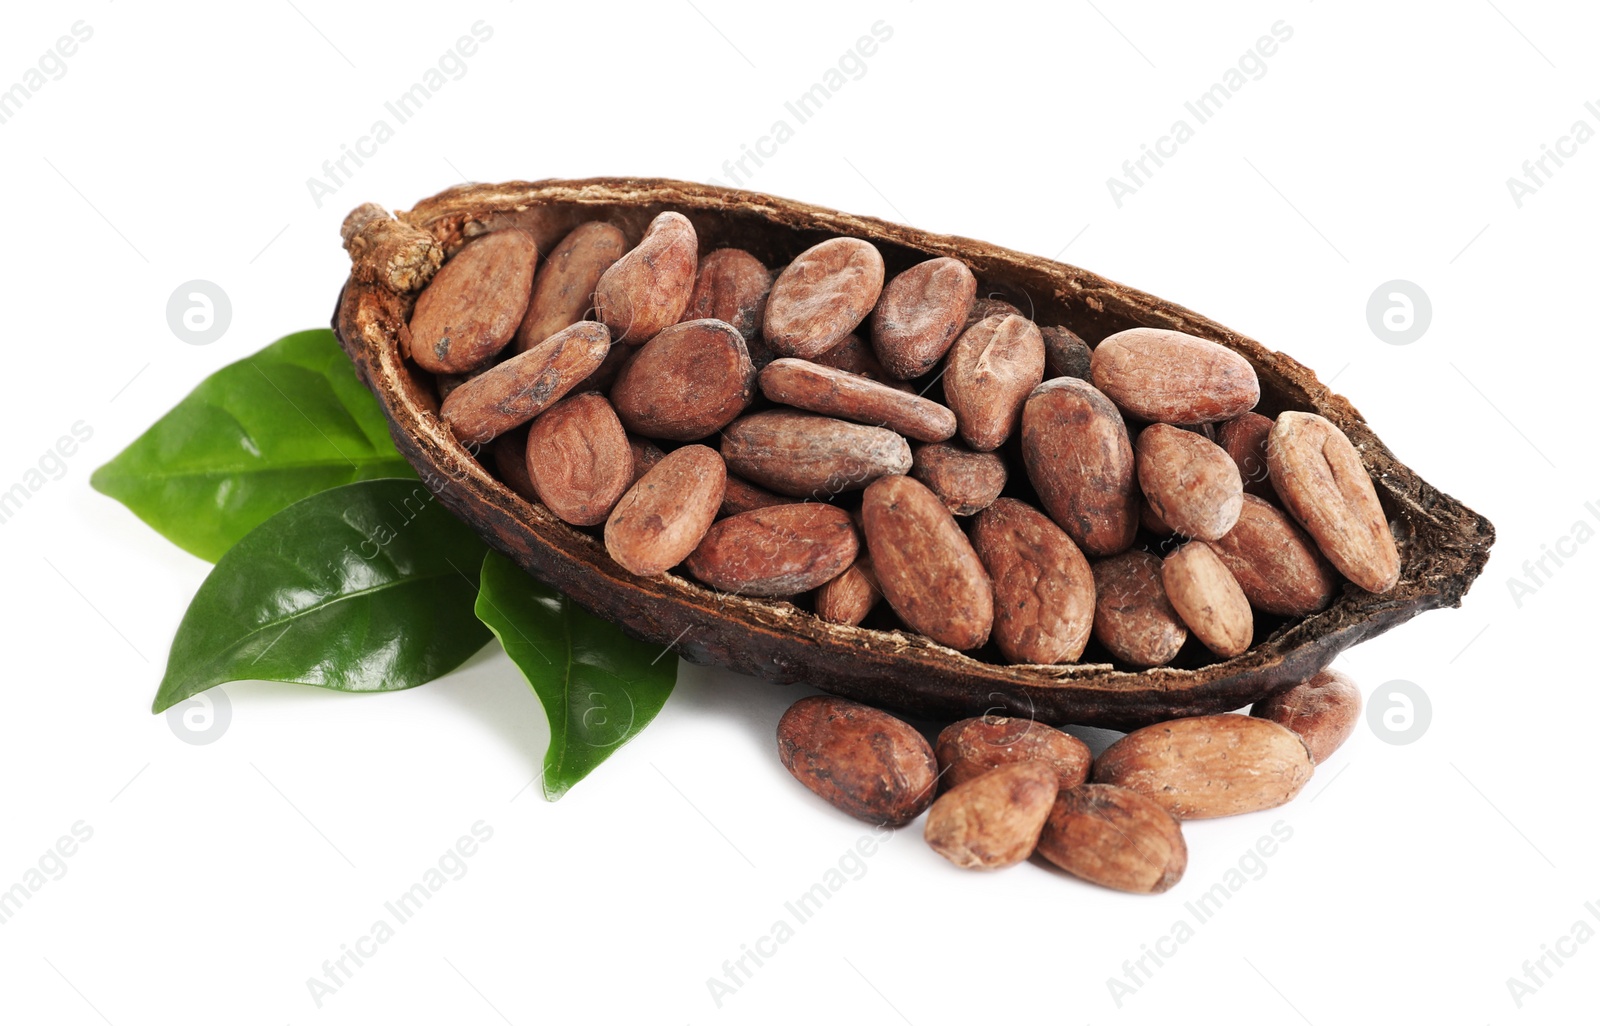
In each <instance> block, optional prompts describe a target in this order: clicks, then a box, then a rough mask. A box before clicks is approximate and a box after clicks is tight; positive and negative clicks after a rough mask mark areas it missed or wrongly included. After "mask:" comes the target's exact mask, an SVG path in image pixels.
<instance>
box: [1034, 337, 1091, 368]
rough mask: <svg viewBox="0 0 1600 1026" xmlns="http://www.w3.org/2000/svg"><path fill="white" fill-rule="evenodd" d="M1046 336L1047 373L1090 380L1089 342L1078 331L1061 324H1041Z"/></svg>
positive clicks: (1045, 361)
mask: <svg viewBox="0 0 1600 1026" xmlns="http://www.w3.org/2000/svg"><path fill="white" fill-rule="evenodd" d="M1039 334H1040V335H1041V336H1042V337H1043V338H1044V366H1045V373H1046V374H1047V375H1049V376H1050V377H1052V378H1082V379H1083V380H1085V381H1087V380H1089V359H1090V355H1091V354H1090V351H1089V344H1088V343H1087V342H1085V341H1084V340H1083V339H1081V338H1079V337H1078V334H1077V332H1075V331H1073V330H1072V329H1070V328H1063V327H1061V326H1060V325H1044V324H1041V325H1039Z"/></svg>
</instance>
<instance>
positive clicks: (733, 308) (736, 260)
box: [682, 249, 772, 342]
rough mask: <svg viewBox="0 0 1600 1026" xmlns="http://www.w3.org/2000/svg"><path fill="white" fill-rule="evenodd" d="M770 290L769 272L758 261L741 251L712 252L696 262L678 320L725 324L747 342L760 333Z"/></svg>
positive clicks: (770, 274)
mask: <svg viewBox="0 0 1600 1026" xmlns="http://www.w3.org/2000/svg"><path fill="white" fill-rule="evenodd" d="M771 289H772V272H771V271H769V270H767V268H766V266H765V265H764V264H762V262H761V261H759V260H757V259H756V258H755V257H753V256H751V255H750V254H749V253H746V252H745V251H744V250H742V249H714V250H712V251H711V252H709V253H707V254H706V255H705V256H703V257H701V258H700V270H699V273H698V274H697V275H696V277H695V282H694V291H693V292H692V293H691V294H690V295H689V305H688V307H687V308H686V309H685V310H684V312H683V317H682V319H683V320H686V321H696V320H701V319H703V318H707V317H709V318H714V319H715V320H719V321H726V322H727V323H729V324H731V325H733V326H734V328H735V329H737V330H738V332H739V334H741V335H743V336H744V338H745V341H746V342H749V341H750V340H751V339H753V338H755V337H756V335H757V334H758V333H759V332H760V331H761V321H762V318H763V316H764V315H765V313H766V310H767V293H768V292H769V291H770V290H771Z"/></svg>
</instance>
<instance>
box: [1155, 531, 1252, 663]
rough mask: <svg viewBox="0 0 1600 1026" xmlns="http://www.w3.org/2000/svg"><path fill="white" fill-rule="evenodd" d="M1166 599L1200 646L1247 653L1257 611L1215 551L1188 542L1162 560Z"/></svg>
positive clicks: (1227, 653) (1222, 653)
mask: <svg viewBox="0 0 1600 1026" xmlns="http://www.w3.org/2000/svg"><path fill="white" fill-rule="evenodd" d="M1161 583H1162V586H1163V587H1164V588H1165V589H1166V592H1167V601H1169V602H1171V603H1172V608H1173V609H1175V610H1177V613H1178V616H1179V618H1180V619H1182V620H1183V622H1184V623H1185V624H1186V625H1188V628H1189V630H1190V632H1192V633H1193V634H1194V636H1195V637H1197V638H1199V639H1200V642H1201V644H1203V645H1205V647H1207V648H1209V649H1210V650H1211V651H1213V652H1215V653H1216V654H1217V655H1219V656H1221V657H1222V658H1224V659H1232V658H1233V657H1234V656H1236V655H1243V654H1244V653H1245V651H1247V650H1248V649H1249V648H1250V641H1251V639H1252V638H1253V637H1254V634H1255V614H1254V613H1252V612H1251V611H1250V600H1249V599H1247V598H1245V594H1244V590H1243V589H1242V588H1240V587H1239V582H1238V581H1236V580H1234V579H1233V574H1231V573H1229V572H1228V567H1227V565H1226V564H1224V563H1223V562H1222V558H1221V557H1220V556H1218V555H1217V553H1216V551H1215V550H1213V549H1212V548H1211V547H1210V546H1208V545H1206V544H1205V543H1204V542H1189V543H1188V544H1187V545H1184V546H1182V547H1181V548H1179V549H1177V550H1176V551H1174V552H1173V553H1172V554H1171V555H1169V556H1168V557H1167V558H1166V559H1164V560H1162V562H1161Z"/></svg>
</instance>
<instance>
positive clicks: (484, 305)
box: [410, 230, 539, 374]
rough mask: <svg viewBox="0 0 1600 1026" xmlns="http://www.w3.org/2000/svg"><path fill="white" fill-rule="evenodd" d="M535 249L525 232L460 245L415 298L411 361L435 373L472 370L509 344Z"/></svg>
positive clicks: (492, 235) (525, 298)
mask: <svg viewBox="0 0 1600 1026" xmlns="http://www.w3.org/2000/svg"><path fill="white" fill-rule="evenodd" d="M538 261H539V249H538V247H537V246H535V245H534V242H533V238H532V237H531V236H529V235H528V234H527V233H526V232H520V231H516V230H510V231H499V232H490V233H489V234H488V235H484V236H482V237H481V238H477V239H474V240H472V241H471V242H469V243H467V244H466V245H465V246H462V247H461V249H460V251H458V252H457V253H456V255H455V256H453V257H451V258H450V260H449V261H448V262H447V263H446V264H445V265H444V266H443V267H441V268H439V272H438V273H437V274H435V275H434V276H433V280H432V281H431V282H429V283H428V287H427V288H425V289H423V290H422V294H421V295H419V296H417V305H416V308H415V309H414V310H412V312H411V324H410V333H411V358H412V359H413V360H415V361H417V366H419V367H421V368H422V369H423V370H428V371H432V372H433V373H435V374H464V373H466V372H467V371H472V370H477V369H478V368H479V367H482V366H483V365H484V364H486V363H488V362H489V361H490V360H492V359H494V356H495V354H496V353H498V352H500V350H501V349H503V348H504V347H505V344H506V343H507V342H509V341H511V337H512V336H513V335H515V334H516V331H517V325H518V324H519V323H521V321H522V315H523V313H524V312H525V311H526V310H527V309H528V294H529V292H530V291H531V290H532V288H533V269H534V265H535V264H537V263H538Z"/></svg>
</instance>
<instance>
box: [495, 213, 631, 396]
mask: <svg viewBox="0 0 1600 1026" xmlns="http://www.w3.org/2000/svg"><path fill="white" fill-rule="evenodd" d="M627 248H628V243H627V240H626V239H625V238H623V235H622V230H621V229H620V228H617V227H616V226H615V225H610V224H607V223H606V222H604V221H585V222H584V223H583V224H580V225H578V227H576V228H574V229H572V231H570V232H568V233H567V236H566V238H564V239H562V240H561V242H560V243H558V244H557V245H556V247H555V248H554V249H552V250H551V251H550V254H549V255H548V256H547V257H545V260H544V264H543V265H542V266H541V267H540V268H539V273H538V274H537V275H535V277H534V279H533V297H532V298H531V299H530V300H529V301H528V312H527V313H526V314H525V315H524V316H523V318H522V324H521V325H520V326H519V327H518V328H517V352H519V353H521V352H527V351H528V350H529V349H532V348H533V347H534V346H536V345H538V344H539V343H540V342H543V341H544V340H545V339H547V338H549V337H550V336H551V335H554V334H555V333H556V332H558V331H560V330H561V329H562V328H566V327H570V326H572V325H574V324H576V323H578V322H579V321H581V320H583V319H584V317H585V316H586V315H587V314H588V313H589V310H590V309H591V308H592V307H593V306H594V288H595V286H596V285H597V284H599V282H600V276H601V275H602V274H604V273H605V272H606V269H607V268H609V267H610V266H611V265H612V264H614V263H616V262H617V260H618V259H620V258H621V257H622V254H623V253H624V252H626V251H627ZM596 387H599V386H596Z"/></svg>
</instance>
